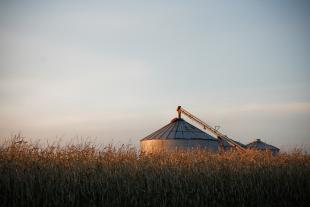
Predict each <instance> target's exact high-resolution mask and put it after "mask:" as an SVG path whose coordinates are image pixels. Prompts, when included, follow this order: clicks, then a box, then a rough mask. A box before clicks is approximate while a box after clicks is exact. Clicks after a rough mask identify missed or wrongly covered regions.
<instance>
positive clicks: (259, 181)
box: [0, 138, 310, 207]
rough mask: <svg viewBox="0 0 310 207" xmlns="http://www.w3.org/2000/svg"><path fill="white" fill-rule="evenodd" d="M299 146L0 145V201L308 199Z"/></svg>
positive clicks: (309, 175)
mask: <svg viewBox="0 0 310 207" xmlns="http://www.w3.org/2000/svg"><path fill="white" fill-rule="evenodd" d="M309 196H310V156H309V154H307V153H304V152H301V151H295V152H291V153H281V154H279V155H278V156H272V155H271V154H269V153H267V152H257V151H248V152H245V153H238V152H225V153H221V154H215V153H211V152H207V151H203V150H193V151H175V152H171V153H165V152H162V153H158V154H153V155H142V154H140V153H139V152H138V151H137V150H136V149H135V148H133V147H130V146H123V147H119V148H115V147H113V146H107V147H103V148H100V149H99V148H96V147H94V146H92V145H91V144H81V145H68V146H66V147H60V146H47V147H38V146H36V145H33V144H29V143H27V142H25V141H24V140H23V139H20V138H19V139H16V138H15V139H13V140H11V141H10V143H3V144H2V146H1V147H0V205H1V206H178V207H181V206H309V204H308V202H307V200H309Z"/></svg>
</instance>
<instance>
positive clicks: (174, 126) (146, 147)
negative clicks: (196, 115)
mask: <svg viewBox="0 0 310 207" xmlns="http://www.w3.org/2000/svg"><path fill="white" fill-rule="evenodd" d="M140 146H141V152H145V153H150V152H158V151H169V150H175V149H182V150H184V149H193V148H203V149H207V150H211V151H218V149H219V143H218V140H217V139H216V138H214V137H213V136H211V135H209V134H207V133H205V132H204V131H202V130H200V129H198V128H197V127H195V126H193V125H191V124H190V123H188V122H186V121H184V120H183V119H182V118H174V119H172V121H171V122H170V123H169V124H167V125H166V126H164V127H162V128H160V129H159V130H157V131H155V132H154V133H152V134H150V135H148V136H147V137H145V138H143V139H141V140H140Z"/></svg>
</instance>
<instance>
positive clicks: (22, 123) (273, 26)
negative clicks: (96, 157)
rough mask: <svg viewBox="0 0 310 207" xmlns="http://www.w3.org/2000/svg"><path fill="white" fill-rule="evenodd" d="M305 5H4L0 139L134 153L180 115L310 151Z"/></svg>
mask: <svg viewBox="0 0 310 207" xmlns="http://www.w3.org/2000/svg"><path fill="white" fill-rule="evenodd" d="M309 11H310V4H309V3H307V1H87V3H85V1H27V2H26V1H0V117H1V119H0V135H1V139H3V138H5V137H9V136H10V135H11V134H15V133H18V132H21V133H22V134H23V135H24V136H26V137H32V138H33V139H41V140H54V139H55V138H56V137H62V139H70V140H72V138H74V137H76V136H80V137H92V138H96V140H97V141H98V142H103V143H109V142H118V143H128V142H131V143H133V144H137V143H138V140H139V139H140V138H142V137H144V136H146V135H148V134H149V133H151V132H152V131H154V130H156V129H158V128H160V127H161V126H163V125H164V124H166V123H168V122H169V121H170V119H172V118H173V117H174V116H176V112H175V109H176V107H177V106H178V105H182V106H184V107H185V108H186V109H188V110H189V111H192V112H193V113H194V114H196V115H197V116H198V117H200V118H201V119H203V120H206V121H207V122H208V123H210V124H211V125H220V126H221V130H222V131H223V132H224V133H226V134H228V135H229V136H232V137H234V138H236V139H237V140H239V141H241V142H244V143H248V142H250V141H252V140H254V139H256V138H261V139H262V140H263V141H266V142H268V143H271V144H274V145H276V146H279V147H282V148H293V147H295V146H300V145H305V146H307V147H308V148H309V145H310V136H309V134H310V128H309V123H310V93H309V91H310V83H309V78H310V69H309V66H310V42H309V36H310V24H309V23H310V22H309V19H310V17H309V16H310V15H309Z"/></svg>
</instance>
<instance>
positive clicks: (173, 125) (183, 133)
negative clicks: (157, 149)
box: [141, 118, 217, 141]
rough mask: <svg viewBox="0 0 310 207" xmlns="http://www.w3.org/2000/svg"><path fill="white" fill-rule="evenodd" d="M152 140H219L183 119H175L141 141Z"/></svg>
mask: <svg viewBox="0 0 310 207" xmlns="http://www.w3.org/2000/svg"><path fill="white" fill-rule="evenodd" d="M152 139H161V140H167V139H203V140H214V141H217V139H215V138H214V137H212V136H211V135H209V134H207V133H205V132H204V131H202V130H200V129H198V128H197V127H195V126H193V125H191V124H190V123H188V122H186V121H184V119H181V118H174V119H173V120H172V121H171V122H170V123H169V124H167V125H166V126H164V127H162V128H161V129H159V130H157V131H155V132H154V133H152V134H150V135H148V136H147V137H145V138H143V139H141V141H143V140H152Z"/></svg>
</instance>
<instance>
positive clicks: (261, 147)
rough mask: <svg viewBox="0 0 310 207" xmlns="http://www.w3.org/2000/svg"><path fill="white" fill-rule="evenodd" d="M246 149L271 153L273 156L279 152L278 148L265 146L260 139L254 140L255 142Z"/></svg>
mask: <svg viewBox="0 0 310 207" xmlns="http://www.w3.org/2000/svg"><path fill="white" fill-rule="evenodd" d="M246 148H247V149H256V150H267V151H271V152H272V154H273V155H276V154H278V153H279V151H280V149H279V148H277V147H275V146H272V145H269V144H266V143H265V142H262V141H261V140H260V139H256V141H254V142H251V143H249V144H248V145H246Z"/></svg>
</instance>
